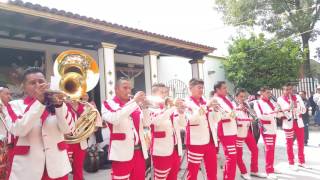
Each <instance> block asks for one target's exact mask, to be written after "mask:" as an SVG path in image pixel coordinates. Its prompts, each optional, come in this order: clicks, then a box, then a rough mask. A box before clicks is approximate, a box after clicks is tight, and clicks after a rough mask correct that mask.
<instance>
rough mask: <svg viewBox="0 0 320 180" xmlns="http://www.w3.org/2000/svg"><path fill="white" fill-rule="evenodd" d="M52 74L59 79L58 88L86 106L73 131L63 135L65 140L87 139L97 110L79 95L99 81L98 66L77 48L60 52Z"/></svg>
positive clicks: (94, 122)
mask: <svg viewBox="0 0 320 180" xmlns="http://www.w3.org/2000/svg"><path fill="white" fill-rule="evenodd" d="M53 68H54V69H53V70H54V76H55V77H57V78H58V79H59V90H60V91H61V92H63V93H64V94H65V95H66V96H67V98H68V99H71V100H72V101H77V102H79V103H82V104H84V105H85V106H86V108H85V111H84V112H83V113H82V115H81V116H80V117H79V118H78V119H77V121H76V122H75V131H74V132H72V133H71V134H68V135H65V142H66V143H68V144H76V143H79V142H81V141H82V140H85V139H87V138H88V137H89V136H90V135H91V134H92V133H93V132H94V131H95V125H96V118H97V116H98V115H99V112H98V111H97V109H96V108H95V107H93V106H92V105H91V104H90V103H88V102H83V101H80V98H81V96H82V95H83V94H84V93H86V92H88V91H90V90H91V89H93V88H94V87H95V86H96V85H97V83H98V81H99V68H98V65H97V63H96V61H95V60H94V59H93V58H92V57H91V56H90V55H88V54H86V53H84V52H82V51H78V50H67V51H64V52H62V53H61V54H60V55H59V56H58V57H57V58H56V60H55V63H54V67H53Z"/></svg>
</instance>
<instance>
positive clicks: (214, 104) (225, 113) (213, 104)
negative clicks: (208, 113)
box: [209, 98, 236, 119]
mask: <svg viewBox="0 0 320 180" xmlns="http://www.w3.org/2000/svg"><path fill="white" fill-rule="evenodd" d="M209 107H212V108H214V109H215V110H216V111H218V112H219V113H220V114H221V115H222V116H230V118H231V119H235V118H236V114H235V112H234V111H231V112H228V111H226V110H225V109H223V108H222V106H221V105H220V104H219V103H218V101H217V100H216V99H214V98H213V99H212V100H211V102H210V104H209Z"/></svg>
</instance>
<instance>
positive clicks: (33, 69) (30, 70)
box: [22, 67, 45, 82]
mask: <svg viewBox="0 0 320 180" xmlns="http://www.w3.org/2000/svg"><path fill="white" fill-rule="evenodd" d="M35 73H41V74H42V75H43V76H45V75H44V72H43V70H42V69H41V68H40V67H27V68H26V69H25V70H24V72H23V75H22V81H23V82H25V81H26V78H27V76H28V75H30V74H35Z"/></svg>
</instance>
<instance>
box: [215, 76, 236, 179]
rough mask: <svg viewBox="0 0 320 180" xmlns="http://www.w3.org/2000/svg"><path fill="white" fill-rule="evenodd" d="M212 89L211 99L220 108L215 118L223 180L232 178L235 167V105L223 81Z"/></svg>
mask: <svg viewBox="0 0 320 180" xmlns="http://www.w3.org/2000/svg"><path fill="white" fill-rule="evenodd" d="M214 91H215V95H214V97H213V99H215V101H216V102H217V103H218V105H219V108H220V110H219V116H218V117H216V118H218V120H216V126H217V132H218V138H219V140H220V142H221V144H222V147H223V151H224V155H225V157H226V158H225V159H226V162H225V165H224V172H223V178H224V180H234V179H235V175H236V167H237V151H236V138H237V123H236V120H235V114H234V110H235V107H234V105H233V104H232V102H231V101H230V100H229V99H228V98H227V97H226V96H227V94H228V91H227V85H226V82H225V81H218V82H217V83H216V84H215V85H214ZM215 110H216V108H215Z"/></svg>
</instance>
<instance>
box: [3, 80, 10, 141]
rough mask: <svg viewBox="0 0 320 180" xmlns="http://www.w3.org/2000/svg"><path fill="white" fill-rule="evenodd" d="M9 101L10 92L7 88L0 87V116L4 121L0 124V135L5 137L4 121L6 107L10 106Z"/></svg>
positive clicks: (6, 125) (6, 124)
mask: <svg viewBox="0 0 320 180" xmlns="http://www.w3.org/2000/svg"><path fill="white" fill-rule="evenodd" d="M10 100H11V92H10V89H9V88H8V86H6V85H2V84H1V85H0V114H1V115H2V117H3V118H4V119H1V121H2V122H0V135H2V136H3V137H7V133H8V132H7V129H6V128H7V127H8V122H7V121H6V119H7V118H6V116H8V106H10V104H9V101H10Z"/></svg>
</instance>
